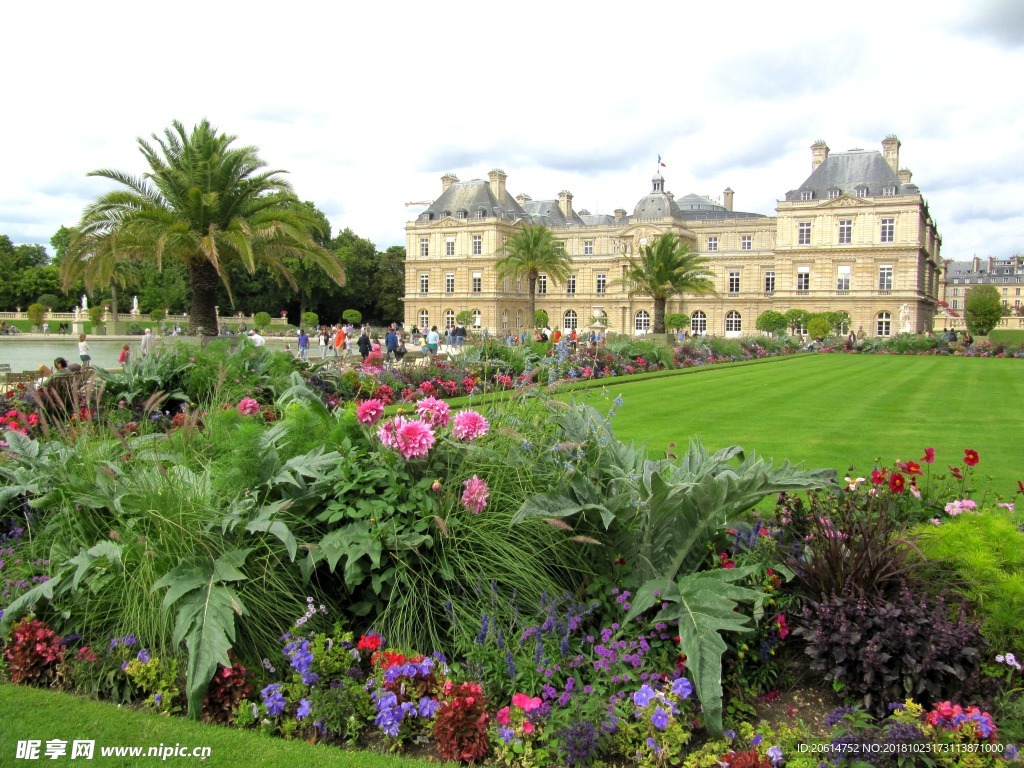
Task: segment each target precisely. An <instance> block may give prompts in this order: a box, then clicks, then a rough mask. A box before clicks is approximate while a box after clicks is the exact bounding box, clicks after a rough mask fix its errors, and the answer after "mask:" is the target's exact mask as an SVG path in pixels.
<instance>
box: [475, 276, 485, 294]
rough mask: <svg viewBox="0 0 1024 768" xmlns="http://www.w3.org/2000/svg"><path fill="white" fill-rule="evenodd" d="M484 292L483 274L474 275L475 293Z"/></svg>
mask: <svg viewBox="0 0 1024 768" xmlns="http://www.w3.org/2000/svg"><path fill="white" fill-rule="evenodd" d="M481 290H483V274H482V273H480V272H474V273H473V293H480V291H481Z"/></svg>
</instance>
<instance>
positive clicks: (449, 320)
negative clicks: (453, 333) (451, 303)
mask: <svg viewBox="0 0 1024 768" xmlns="http://www.w3.org/2000/svg"><path fill="white" fill-rule="evenodd" d="M444 327H445V328H454V327H455V310H454V309H446V310H445V311H444Z"/></svg>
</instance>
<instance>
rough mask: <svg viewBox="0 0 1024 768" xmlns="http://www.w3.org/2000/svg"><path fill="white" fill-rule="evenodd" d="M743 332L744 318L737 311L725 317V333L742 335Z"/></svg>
mask: <svg viewBox="0 0 1024 768" xmlns="http://www.w3.org/2000/svg"><path fill="white" fill-rule="evenodd" d="M742 330H743V318H741V317H740V313H739V312H737V311H736V310H735V309H734V310H733V311H732V312H730V313H729V314H727V315H726V316H725V332H726V333H740V332H741V331H742Z"/></svg>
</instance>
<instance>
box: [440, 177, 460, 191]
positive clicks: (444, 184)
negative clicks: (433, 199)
mask: <svg viewBox="0 0 1024 768" xmlns="http://www.w3.org/2000/svg"><path fill="white" fill-rule="evenodd" d="M458 180H459V177H458V176H456V175H455V174H454V173H446V174H445V175H444V176H442V177H441V193H442V194H443V193H444V192H445V191H446V190H447V189H448V187H450V186H451V185H452V184H455V183H456V182H458Z"/></svg>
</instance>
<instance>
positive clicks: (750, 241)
mask: <svg viewBox="0 0 1024 768" xmlns="http://www.w3.org/2000/svg"><path fill="white" fill-rule="evenodd" d="M753 248H754V236H753V235H740V250H741V251H750V250H753Z"/></svg>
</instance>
